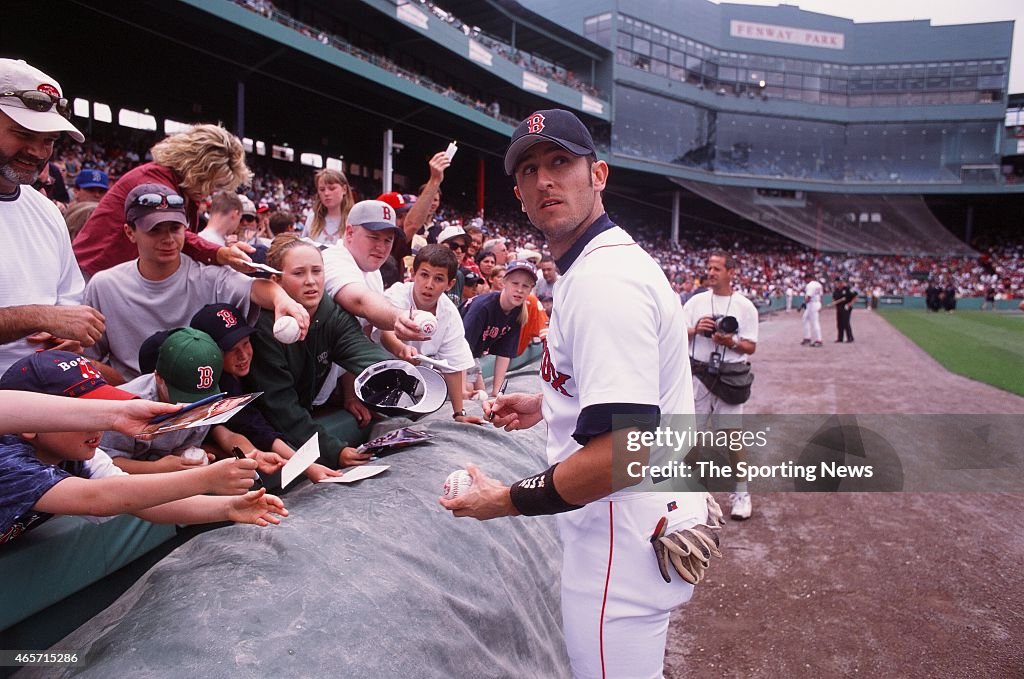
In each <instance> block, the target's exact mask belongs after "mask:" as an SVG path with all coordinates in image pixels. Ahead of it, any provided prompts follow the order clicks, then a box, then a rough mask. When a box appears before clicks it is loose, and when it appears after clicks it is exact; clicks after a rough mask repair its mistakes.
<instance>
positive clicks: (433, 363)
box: [416, 355, 455, 373]
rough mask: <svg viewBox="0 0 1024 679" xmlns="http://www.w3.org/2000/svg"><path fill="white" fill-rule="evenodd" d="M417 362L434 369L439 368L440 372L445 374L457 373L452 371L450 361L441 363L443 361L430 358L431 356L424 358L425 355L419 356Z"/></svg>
mask: <svg viewBox="0 0 1024 679" xmlns="http://www.w3.org/2000/svg"><path fill="white" fill-rule="evenodd" d="M416 360H417V361H419V362H420V363H426V364H427V365H429V366H430V367H432V368H437V369H439V370H443V371H445V372H450V373H451V372H455V371H454V370H453V369H452V366H451V364H450V363H448V361H441V360H438V359H436V358H430V357H429V356H423V355H420V356H417V357H416Z"/></svg>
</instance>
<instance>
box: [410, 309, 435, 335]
mask: <svg viewBox="0 0 1024 679" xmlns="http://www.w3.org/2000/svg"><path fill="white" fill-rule="evenodd" d="M412 319H413V320H414V321H415V322H416V325H418V326H420V332H422V333H423V334H424V335H428V336H429V335H433V334H434V331H435V330H437V316H435V315H434V314H432V313H430V312H429V311H417V312H416V313H415V314H414V315H413V317H412Z"/></svg>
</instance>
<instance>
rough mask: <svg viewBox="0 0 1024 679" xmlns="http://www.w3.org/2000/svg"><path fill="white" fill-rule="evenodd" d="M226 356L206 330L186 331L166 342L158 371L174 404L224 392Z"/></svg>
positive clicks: (187, 329)
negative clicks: (221, 383) (222, 376)
mask: <svg viewBox="0 0 1024 679" xmlns="http://www.w3.org/2000/svg"><path fill="white" fill-rule="evenodd" d="M223 368H224V355H223V354H222V353H221V350H220V347H218V346H217V343H216V342H214V341H213V338H212V337H210V336H209V335H207V334H206V333H205V332H203V331H202V330H196V329H195V328H182V329H180V330H178V331H176V332H175V333H174V334H172V335H171V336H170V337H168V338H167V339H166V340H164V343H163V344H162V345H161V346H160V355H159V357H157V359H156V372H157V373H158V374H159V375H160V377H162V378H163V380H164V382H165V383H166V384H167V392H168V394H169V395H170V399H171V402H172V403H192V402H194V401H198V400H199V399H201V398H206V397H207V396H213V395H214V394H219V393H220V374H221V371H222V370H223Z"/></svg>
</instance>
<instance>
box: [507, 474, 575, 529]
mask: <svg viewBox="0 0 1024 679" xmlns="http://www.w3.org/2000/svg"><path fill="white" fill-rule="evenodd" d="M557 466H558V464H553V465H551V467H549V468H548V470H547V471H544V472H541V473H540V474H536V475H534V476H528V477H526V478H525V479H523V480H521V481H516V482H515V483H513V484H512V487H511V488H510V489H509V497H510V499H511V500H512V504H513V505H514V506H515V508H516V510H517V511H518V512H519V513H520V514H522V515H523V516H541V515H545V514H561V513H562V512H571V511H573V510H574V509H579V508H580V507H582V506H583V505H573V504H569V503H568V502H566V501H565V500H564V499H563V498H562V496H561V495H559V494H558V490H557V489H556V488H555V467H557Z"/></svg>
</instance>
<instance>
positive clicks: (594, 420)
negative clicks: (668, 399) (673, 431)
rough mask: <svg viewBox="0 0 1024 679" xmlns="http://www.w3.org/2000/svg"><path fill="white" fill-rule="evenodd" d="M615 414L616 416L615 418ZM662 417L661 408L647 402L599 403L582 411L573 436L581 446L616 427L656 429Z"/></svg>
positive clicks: (644, 429)
mask: <svg viewBox="0 0 1024 679" xmlns="http://www.w3.org/2000/svg"><path fill="white" fill-rule="evenodd" d="M613 416H618V417H615V418H614V420H613ZM660 419H661V408H659V407H658V406H656V405H650V404H645V403H598V404H596V405H592V406H587V407H586V408H584V409H583V410H582V411H580V416H579V417H578V418H577V419H576V431H574V432H573V433H572V437H573V438H574V439H576V443H578V444H580V445H581V446H585V445H587V443H588V442H589V441H590V439H592V438H594V437H595V436H598V435H600V434H604V433H606V432H609V431H614V430H616V429H626V428H628V427H637V428H639V429H641V430H643V431H648V430H651V429H654V428H655V427H657V426H658V421H659V420H660Z"/></svg>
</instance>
